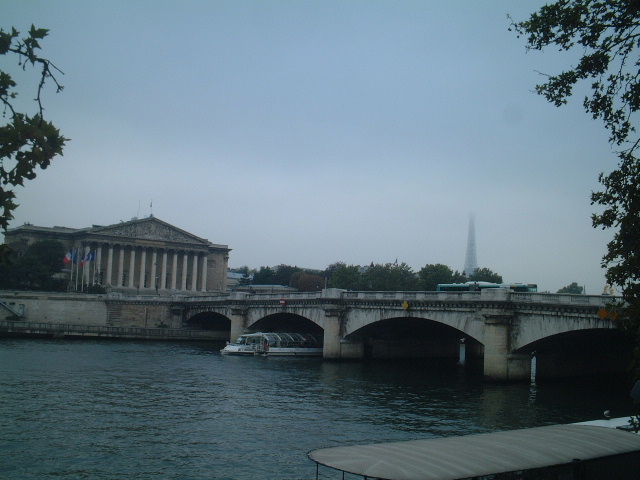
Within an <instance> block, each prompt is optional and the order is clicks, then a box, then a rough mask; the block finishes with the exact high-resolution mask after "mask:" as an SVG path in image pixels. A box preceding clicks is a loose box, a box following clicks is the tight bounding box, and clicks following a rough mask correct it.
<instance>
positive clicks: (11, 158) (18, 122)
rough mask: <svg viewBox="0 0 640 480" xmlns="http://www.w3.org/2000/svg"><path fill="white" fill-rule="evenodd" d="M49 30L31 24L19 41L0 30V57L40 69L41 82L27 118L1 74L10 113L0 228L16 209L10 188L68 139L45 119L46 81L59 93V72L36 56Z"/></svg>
mask: <svg viewBox="0 0 640 480" xmlns="http://www.w3.org/2000/svg"><path fill="white" fill-rule="evenodd" d="M47 34H48V30H46V29H44V28H35V27H34V26H33V25H32V26H31V29H30V30H29V33H28V35H27V36H26V37H24V38H22V39H20V38H19V35H20V32H18V31H17V30H16V29H15V28H12V29H11V32H5V31H4V30H2V29H0V55H9V54H13V55H15V56H16V57H17V58H18V64H19V65H20V66H21V67H22V69H23V70H26V68H27V66H31V67H39V68H40V69H41V70H40V82H39V84H38V89H37V92H36V97H35V102H36V103H37V113H35V114H33V115H28V114H26V113H22V112H18V111H16V110H15V108H14V106H13V103H14V100H15V99H16V97H17V95H18V94H17V92H16V91H15V88H16V87H17V84H16V82H15V81H14V80H13V78H12V77H11V75H10V74H9V73H7V72H5V71H0V101H1V102H2V104H3V106H4V110H3V116H4V117H5V118H6V117H7V113H8V114H9V121H8V122H7V123H6V124H5V125H3V126H2V127H0V228H2V229H3V230H6V229H7V228H8V226H9V222H10V221H11V220H12V219H13V211H14V210H15V209H16V208H17V206H18V205H17V204H16V203H15V202H14V199H15V193H14V191H13V187H17V186H22V185H24V181H25V180H32V179H34V178H35V176H36V169H37V168H38V167H40V168H42V169H45V168H47V167H48V166H49V165H50V163H51V160H52V159H53V157H55V156H56V155H62V150H63V147H64V144H65V142H66V141H67V139H66V138H65V137H63V136H62V135H60V131H59V130H58V129H57V128H55V126H54V125H53V124H52V123H51V122H48V121H46V120H45V119H44V116H43V112H44V107H43V106H42V92H43V89H44V86H45V84H46V82H47V80H51V81H53V83H54V84H55V85H56V87H57V91H58V92H60V91H61V90H62V88H63V87H62V86H61V85H60V84H59V83H58V81H57V79H56V77H55V75H54V74H55V73H62V72H60V70H58V69H57V68H56V67H55V66H54V65H53V64H52V63H51V62H50V61H49V60H47V59H45V58H42V57H40V56H38V50H39V49H40V42H39V41H40V40H42V39H44V38H45V37H46V36H47Z"/></svg>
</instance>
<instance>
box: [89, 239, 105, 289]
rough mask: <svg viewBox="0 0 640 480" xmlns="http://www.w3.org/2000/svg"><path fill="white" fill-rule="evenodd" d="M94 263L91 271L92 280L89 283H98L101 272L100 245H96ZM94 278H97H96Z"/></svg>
mask: <svg viewBox="0 0 640 480" xmlns="http://www.w3.org/2000/svg"><path fill="white" fill-rule="evenodd" d="M95 261H96V264H95V267H94V269H93V278H92V279H91V283H99V282H98V281H99V280H100V272H101V271H102V245H101V244H98V248H96V258H95ZM96 276H97V277H98V278H96ZM103 280H104V279H103ZM100 283H101V282H100Z"/></svg>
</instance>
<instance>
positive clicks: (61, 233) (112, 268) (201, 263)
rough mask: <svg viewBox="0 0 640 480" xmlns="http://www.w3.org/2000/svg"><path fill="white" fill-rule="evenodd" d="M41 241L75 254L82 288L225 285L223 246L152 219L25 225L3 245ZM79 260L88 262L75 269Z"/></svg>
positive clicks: (207, 288) (214, 288)
mask: <svg viewBox="0 0 640 480" xmlns="http://www.w3.org/2000/svg"><path fill="white" fill-rule="evenodd" d="M40 240H58V241H60V242H61V243H63V244H64V245H65V246H66V247H67V248H68V251H70V252H78V254H79V258H78V259H77V260H76V262H75V265H76V278H77V276H78V275H79V276H80V277H81V278H82V279H84V283H85V284H93V283H96V284H99V285H102V286H104V287H107V288H108V289H112V290H128V289H135V290H136V291H137V292H139V293H141V294H142V293H144V292H145V291H147V292H154V293H155V292H158V293H160V292H163V293H170V292H176V291H179V292H186V293H194V292H201V293H204V292H223V291H225V290H226V287H227V264H228V261H229V252H230V251H231V249H230V248H229V247H228V246H227V245H216V244H213V243H211V242H209V241H208V240H206V239H204V238H200V237H197V236H195V235H193V234H191V233H188V232H185V231H184V230H181V229H179V228H176V227H174V226H173V225H170V224H168V223H166V222H163V221H162V220H159V219H157V218H155V217H153V216H149V217H147V218H143V219H133V220H131V221H129V222H121V223H118V224H115V225H109V226H96V225H94V226H93V227H90V228H82V229H74V228H68V227H37V226H34V225H29V224H26V225H22V226H20V227H17V228H14V229H10V230H8V231H7V232H6V233H5V243H7V244H9V245H14V246H15V247H17V248H20V249H22V248H24V247H26V246H28V245H30V244H32V243H33V242H36V241H40ZM82 258H88V259H89V260H90V261H88V262H86V263H85V264H83V268H82V270H80V269H79V268H78V265H79V264H80V261H81V259H82ZM80 271H81V273H77V272H80ZM70 273H71V277H72V278H73V273H72V271H70ZM81 283H82V282H81Z"/></svg>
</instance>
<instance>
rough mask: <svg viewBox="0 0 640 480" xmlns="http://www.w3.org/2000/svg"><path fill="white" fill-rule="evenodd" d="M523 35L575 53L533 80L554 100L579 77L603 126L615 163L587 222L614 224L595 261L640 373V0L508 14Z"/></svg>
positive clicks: (582, 1)
mask: <svg viewBox="0 0 640 480" xmlns="http://www.w3.org/2000/svg"><path fill="white" fill-rule="evenodd" d="M511 22H512V23H511V27H512V29H513V30H515V31H516V32H517V33H518V34H519V35H522V36H524V37H525V38H526V39H527V47H526V48H527V49H528V50H544V49H546V48H557V49H558V50H559V51H561V52H566V51H572V52H574V51H575V52H576V53H578V56H579V60H578V62H577V64H576V65H575V66H572V67H571V68H568V69H566V70H565V71H562V72H560V73H558V74H556V75H547V76H546V78H547V81H546V82H545V83H542V84H540V85H537V86H536V91H537V92H538V93H539V94H540V95H543V96H544V97H545V98H546V99H547V100H548V101H549V102H551V103H553V104H554V105H556V106H561V105H564V104H566V103H567V101H568V99H569V97H571V96H572V95H573V89H574V87H575V86H576V85H578V84H579V83H586V84H587V86H588V87H589V88H590V90H587V91H588V92H590V94H589V95H587V96H585V98H584V100H583V106H584V109H585V111H586V112H587V113H588V114H590V115H591V116H592V117H593V118H594V119H597V120H601V121H602V122H603V123H604V126H605V128H606V129H607V131H608V132H609V142H610V144H611V145H613V146H614V147H615V148H616V149H618V151H617V156H618V165H617V168H616V169H613V170H612V171H611V172H610V173H609V174H605V173H601V174H600V177H599V181H600V183H601V184H602V186H603V187H604V189H603V190H602V191H598V192H592V194H591V204H592V205H598V206H600V207H602V211H601V213H594V214H593V215H592V217H591V218H592V223H593V226H594V227H599V228H603V229H608V228H611V229H613V230H614V235H613V239H612V240H611V242H609V244H608V245H607V253H606V254H605V255H604V257H603V258H602V266H603V267H605V268H606V269H607V271H606V278H607V281H608V282H609V284H611V285H617V286H619V287H621V290H622V295H623V298H624V301H625V305H626V307H625V312H626V313H625V314H624V317H625V318H626V322H623V323H626V325H627V326H628V327H629V330H630V331H632V332H634V334H635V335H637V340H638V342H637V345H638V347H637V355H636V357H637V365H636V374H637V375H638V376H639V377H640V320H639V319H640V161H639V160H638V158H637V154H636V152H637V150H638V147H639V146H640V137H639V136H638V132H637V130H636V123H637V121H638V113H639V110H640V2H637V1H629V0H559V1H556V2H554V3H551V4H549V5H545V6H543V7H541V8H540V10H539V11H537V12H535V13H533V14H532V15H531V16H530V17H529V19H528V20H526V21H522V22H517V23H516V22H514V21H513V20H512V21H511Z"/></svg>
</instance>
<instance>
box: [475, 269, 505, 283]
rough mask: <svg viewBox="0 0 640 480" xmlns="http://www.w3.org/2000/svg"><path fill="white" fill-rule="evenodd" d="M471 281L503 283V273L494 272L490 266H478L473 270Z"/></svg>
mask: <svg viewBox="0 0 640 480" xmlns="http://www.w3.org/2000/svg"><path fill="white" fill-rule="evenodd" d="M469 281H472V282H491V283H502V275H498V274H497V273H494V272H493V271H492V270H491V269H490V268H486V267H484V268H478V269H476V271H475V272H473V275H471V276H470V277H469Z"/></svg>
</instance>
